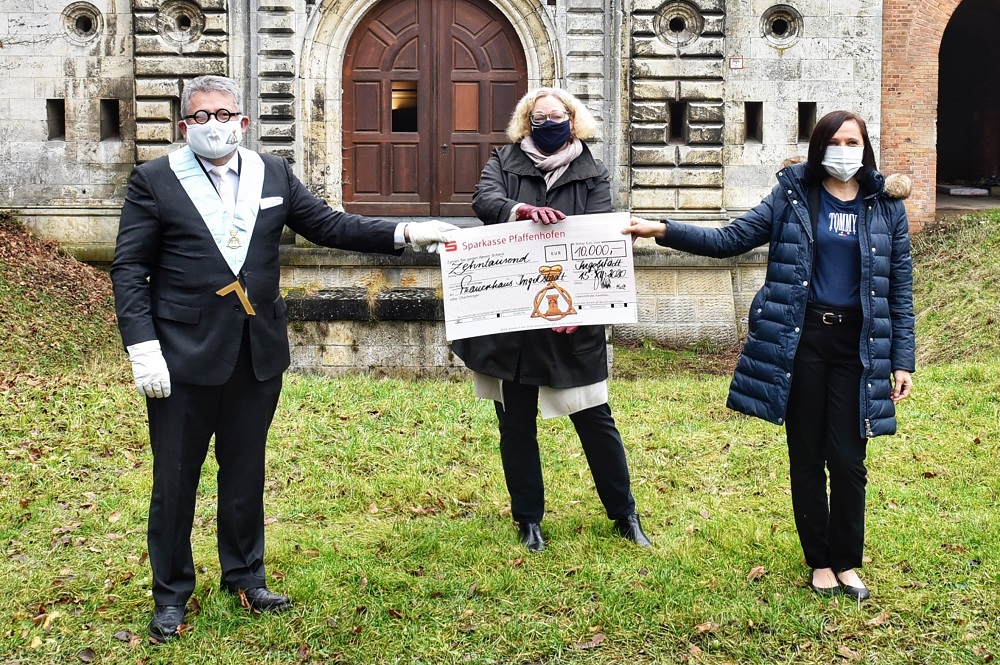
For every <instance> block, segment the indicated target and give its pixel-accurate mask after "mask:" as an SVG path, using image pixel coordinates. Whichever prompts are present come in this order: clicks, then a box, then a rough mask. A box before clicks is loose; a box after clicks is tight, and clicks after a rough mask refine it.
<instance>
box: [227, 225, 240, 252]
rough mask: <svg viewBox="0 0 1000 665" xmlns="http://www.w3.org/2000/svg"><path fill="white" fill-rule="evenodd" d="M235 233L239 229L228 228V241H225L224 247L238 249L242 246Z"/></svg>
mask: <svg viewBox="0 0 1000 665" xmlns="http://www.w3.org/2000/svg"><path fill="white" fill-rule="evenodd" d="M237 233H239V231H237V230H236V229H230V230H229V242H227V243H226V247H228V248H229V249H239V248H240V247H242V246H243V243H241V242H240V239H239V238H238V237H236V234H237Z"/></svg>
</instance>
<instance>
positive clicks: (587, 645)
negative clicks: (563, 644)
mask: <svg viewBox="0 0 1000 665" xmlns="http://www.w3.org/2000/svg"><path fill="white" fill-rule="evenodd" d="M605 639H606V637H605V635H604V633H596V634H595V635H594V636H593V637H591V638H590V639H589V640H585V641H581V642H573V644H572V645H571V646H572V647H573V648H574V649H593V648H594V647H597V646H600V645H601V642H603V641H604V640H605Z"/></svg>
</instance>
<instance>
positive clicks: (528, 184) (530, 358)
mask: <svg viewBox="0 0 1000 665" xmlns="http://www.w3.org/2000/svg"><path fill="white" fill-rule="evenodd" d="M596 128H597V125H596V122H595V121H594V118H593V116H592V115H591V114H590V112H589V111H588V110H587V109H586V107H585V106H584V105H583V104H581V103H580V101H579V100H577V99H576V98H575V97H574V96H573V95H571V94H569V93H567V92H565V91H563V90H559V89H555V88H539V89H538V90H534V91H532V92H529V93H528V94H527V95H525V96H524V97H523V98H522V99H521V101H520V102H518V104H517V107H516V108H515V110H514V113H513V115H512V117H511V121H510V125H509V126H508V127H507V136H508V137H509V138H510V140H511V141H512V144H511V145H507V146H504V147H503V148H499V149H496V150H494V151H493V154H492V155H491V156H490V159H489V161H488V162H487V164H486V167H485V168H484V169H483V172H482V175H481V177H480V181H479V185H478V186H477V187H476V192H475V195H474V196H473V199H472V207H473V209H474V210H475V211H476V215H477V216H478V217H479V218H480V219H481V220H482V221H483V223H484V224H501V223H504V222H512V221H515V220H531V221H534V222H540V223H542V224H557V223H559V222H560V221H561V220H563V219H565V218H566V216H567V215H586V214H590V213H604V212H610V211H611V186H610V183H609V180H608V171H607V169H606V168H605V167H604V165H603V164H601V163H600V162H598V161H597V160H596V159H594V157H593V156H592V155H591V154H590V150H589V149H588V148H587V146H586V145H585V144H584V143H583V139H587V138H590V137H591V136H593V135H594V132H595V131H596ZM452 349H453V350H454V352H455V354H456V355H457V356H458V357H459V358H461V359H462V360H463V361H464V362H465V365H466V366H467V367H468V368H469V369H471V370H472V371H473V372H474V378H475V387H476V395H477V396H478V397H482V398H486V399H492V400H493V401H494V403H495V406H496V413H497V420H498V422H499V427H500V457H501V460H502V462H503V470H504V477H505V479H506V481H507V490H508V491H509V492H510V503H511V514H512V516H513V518H514V521H516V522H517V523H518V530H519V533H520V538H521V542H522V543H523V544H524V545H525V546H526V547H527V548H528V549H529V550H531V551H539V550H541V549H543V548H544V547H545V540H544V538H543V536H542V531H541V521H542V516H543V513H544V510H545V496H544V485H543V482H542V466H541V460H540V458H539V453H538V438H537V423H536V418H537V414H538V405H539V401H541V406H542V417H544V418H549V417H553V416H559V415H568V416H569V417H570V419H571V420H572V422H573V426H574V427H575V428H576V432H577V434H578V435H579V437H580V442H581V443H582V444H583V450H584V453H585V454H586V456H587V462H588V464H589V465H590V470H591V473H592V474H593V476H594V482H595V484H596V485H597V493H598V495H599V496H600V498H601V502H602V503H603V504H604V508H605V510H606V511H607V514H608V517H609V518H610V519H612V520H614V529H615V531H616V532H617V533H618V534H619V535H621V536H623V537H625V538H627V539H629V540H631V541H632V542H634V543H636V544H637V545H641V546H649V545H651V544H652V543H650V541H649V539H648V538H647V537H646V535H645V534H644V533H643V531H642V526H641V524H640V523H639V516H638V515H637V514H636V510H635V500H634V499H633V497H632V491H631V481H630V478H629V471H628V464H627V462H626V460H625V447H624V446H623V444H622V439H621V435H620V434H619V433H618V428H617V427H616V426H615V421H614V418H612V417H611V409H610V407H609V406H608V385H607V378H608V357H607V343H606V341H605V336H604V327H603V326H580V327H577V326H556V327H554V328H551V329H544V330H528V331H523V332H509V333H499V334H495V335H484V336H482V337H473V338H470V339H462V340H456V341H454V342H452Z"/></svg>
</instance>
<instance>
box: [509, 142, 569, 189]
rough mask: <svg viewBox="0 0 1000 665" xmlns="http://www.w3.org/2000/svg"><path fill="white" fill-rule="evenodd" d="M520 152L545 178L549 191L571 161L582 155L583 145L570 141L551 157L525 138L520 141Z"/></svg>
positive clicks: (546, 187)
mask: <svg viewBox="0 0 1000 665" xmlns="http://www.w3.org/2000/svg"><path fill="white" fill-rule="evenodd" d="M521 150H523V151H524V154H526V155H527V156H528V159H530V160H531V161H532V163H534V165H535V168H536V169H538V170H539V171H541V172H542V174H543V175H544V176H545V189H550V188H551V187H552V185H554V184H555V183H556V182H557V181H558V180H559V178H560V177H561V176H562V174H563V173H565V172H566V169H568V168H569V165H570V164H571V163H573V160H574V159H576V158H577V157H579V156H580V155H582V154H583V143H581V142H580V139H572V140H571V141H569V142H568V143H567V144H566V145H564V146H563V147H561V148H559V149H558V150H556V151H555V152H554V153H552V154H551V155H546V154H543V153H542V151H540V150H539V149H538V147H537V146H535V142H534V141H532V140H531V137H530V136H525V137H524V138H523V139H521Z"/></svg>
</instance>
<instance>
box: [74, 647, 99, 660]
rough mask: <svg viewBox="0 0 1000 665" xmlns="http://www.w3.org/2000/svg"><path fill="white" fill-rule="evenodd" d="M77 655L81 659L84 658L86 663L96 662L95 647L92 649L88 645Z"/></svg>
mask: <svg viewBox="0 0 1000 665" xmlns="http://www.w3.org/2000/svg"><path fill="white" fill-rule="evenodd" d="M76 657H77V658H79V659H80V660H82V661H83V662H85V663H92V662H94V659H95V658H97V654H96V653H94V650H93V649H91V648H90V647H87V648H86V649H84V650H83V651H81V652H80V653H78V654H76Z"/></svg>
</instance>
